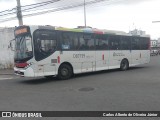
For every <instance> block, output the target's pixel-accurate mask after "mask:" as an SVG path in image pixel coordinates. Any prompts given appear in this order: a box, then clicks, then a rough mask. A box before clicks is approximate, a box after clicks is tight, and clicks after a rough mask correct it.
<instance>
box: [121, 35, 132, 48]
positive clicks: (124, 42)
mask: <svg viewBox="0 0 160 120" xmlns="http://www.w3.org/2000/svg"><path fill="white" fill-rule="evenodd" d="M121 49H122V50H130V49H131V37H129V36H122V38H121Z"/></svg>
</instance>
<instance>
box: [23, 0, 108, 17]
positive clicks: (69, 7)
mask: <svg viewBox="0 0 160 120" xmlns="http://www.w3.org/2000/svg"><path fill="white" fill-rule="evenodd" d="M102 1H108V0H94V1H89V2H86V3H85V5H90V4H94V3H98V2H102ZM81 6H84V3H80V4H77V5H69V6H65V7H62V8H57V9H52V10H47V11H41V12H36V13H31V14H26V15H23V16H24V17H29V16H36V15H42V14H46V13H51V12H56V11H61V10H67V9H71V8H76V7H81Z"/></svg>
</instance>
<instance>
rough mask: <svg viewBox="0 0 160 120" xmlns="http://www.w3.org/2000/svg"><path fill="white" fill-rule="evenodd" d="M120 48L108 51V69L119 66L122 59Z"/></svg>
mask: <svg viewBox="0 0 160 120" xmlns="http://www.w3.org/2000/svg"><path fill="white" fill-rule="evenodd" d="M121 54H122V51H121V50H110V52H109V69H114V68H120V63H121V60H122V56H121Z"/></svg>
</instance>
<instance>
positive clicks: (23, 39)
mask: <svg viewBox="0 0 160 120" xmlns="http://www.w3.org/2000/svg"><path fill="white" fill-rule="evenodd" d="M32 56H33V51H32V42H31V36H29V35H28V36H27V35H26V36H17V37H16V40H15V60H27V59H30V58H31V57H32Z"/></svg>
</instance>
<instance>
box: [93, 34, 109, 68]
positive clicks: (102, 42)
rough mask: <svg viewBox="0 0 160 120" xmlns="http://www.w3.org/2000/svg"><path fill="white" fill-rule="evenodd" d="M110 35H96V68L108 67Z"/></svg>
mask: <svg viewBox="0 0 160 120" xmlns="http://www.w3.org/2000/svg"><path fill="white" fill-rule="evenodd" d="M108 44H109V43H108V37H107V36H106V35H96V36H95V47H96V51H95V54H96V55H95V56H96V70H104V69H108V65H109V48H108V47H109V46H108Z"/></svg>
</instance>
